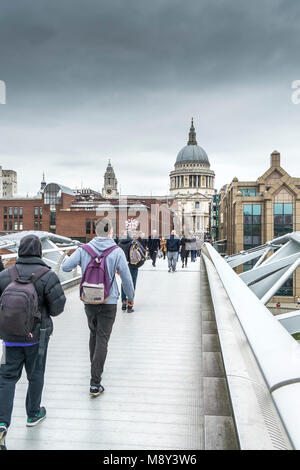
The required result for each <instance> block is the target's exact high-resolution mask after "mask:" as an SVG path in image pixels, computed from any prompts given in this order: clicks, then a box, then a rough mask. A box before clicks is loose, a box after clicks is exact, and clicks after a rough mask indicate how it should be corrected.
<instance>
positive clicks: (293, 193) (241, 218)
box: [219, 150, 300, 300]
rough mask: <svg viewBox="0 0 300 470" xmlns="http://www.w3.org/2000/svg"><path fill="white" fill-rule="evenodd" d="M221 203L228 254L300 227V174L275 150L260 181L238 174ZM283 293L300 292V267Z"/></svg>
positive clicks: (221, 226)
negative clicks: (285, 165) (293, 172)
mask: <svg viewBox="0 0 300 470" xmlns="http://www.w3.org/2000/svg"><path fill="white" fill-rule="evenodd" d="M219 205H220V206H219V239H225V240H226V252H227V254H233V253H237V252H239V251H241V250H247V249H249V248H252V247H255V246H258V245H261V244H263V243H265V242H266V241H268V240H272V239H274V238H276V237H279V236H281V235H284V234H286V233H290V232H293V231H299V230H300V177H293V176H291V175H289V174H288V173H287V172H286V171H285V170H284V169H283V168H282V166H281V161H280V153H279V152H277V151H276V150H275V151H274V152H273V153H272V154H271V162H270V167H269V169H268V170H267V171H266V172H265V173H264V174H263V175H261V176H260V177H258V179H257V180H256V181H239V180H238V178H234V179H233V180H232V182H231V183H230V184H229V185H227V186H226V187H224V188H222V189H221V191H220V200H219ZM252 264H253V263H252ZM252 264H251V263H250V264H248V265H244V267H243V268H241V269H244V270H246V269H250V268H251V267H252ZM279 294H280V295H284V296H285V297H289V298H290V299H293V300H295V297H296V296H297V295H300V270H299V269H298V270H297V271H296V273H295V274H294V276H293V277H292V278H290V279H289V281H287V283H286V284H285V285H284V286H283V287H282V288H281V290H280V292H279Z"/></svg>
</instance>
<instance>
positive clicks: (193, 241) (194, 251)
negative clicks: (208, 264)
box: [189, 232, 197, 263]
mask: <svg viewBox="0 0 300 470" xmlns="http://www.w3.org/2000/svg"><path fill="white" fill-rule="evenodd" d="M189 243H190V251H191V262H192V263H194V262H195V261H196V258H197V242H196V236H195V235H194V233H193V232H190V239H189Z"/></svg>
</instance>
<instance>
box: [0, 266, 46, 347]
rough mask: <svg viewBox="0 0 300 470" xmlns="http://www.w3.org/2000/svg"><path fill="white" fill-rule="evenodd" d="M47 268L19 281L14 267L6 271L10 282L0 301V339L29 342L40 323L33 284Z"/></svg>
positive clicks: (36, 296)
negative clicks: (18, 339)
mask: <svg viewBox="0 0 300 470" xmlns="http://www.w3.org/2000/svg"><path fill="white" fill-rule="evenodd" d="M48 271H49V268H47V267H46V266H45V267H43V268H40V269H39V270H38V271H37V272H36V273H35V274H32V276H31V278H30V279H20V276H19V272H18V270H17V268H16V266H13V267H12V268H9V269H8V272H9V274H10V278H11V282H10V284H8V286H7V287H6V288H5V289H4V291H3V292H2V295H1V299H0V337H1V338H2V339H5V338H7V337H11V336H13V337H15V336H17V337H19V338H24V339H25V340H26V341H30V338H32V336H33V335H32V332H33V330H34V327H35V325H36V323H38V322H40V321H41V312H40V311H39V305H38V295H37V292H36V289H35V283H36V281H37V280H38V279H40V277H42V276H43V275H44V274H45V273H46V272H48Z"/></svg>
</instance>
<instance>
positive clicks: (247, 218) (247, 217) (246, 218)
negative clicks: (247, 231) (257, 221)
mask: <svg viewBox="0 0 300 470" xmlns="http://www.w3.org/2000/svg"><path fill="white" fill-rule="evenodd" d="M248 224H249V225H252V215H244V226H245V225H248Z"/></svg>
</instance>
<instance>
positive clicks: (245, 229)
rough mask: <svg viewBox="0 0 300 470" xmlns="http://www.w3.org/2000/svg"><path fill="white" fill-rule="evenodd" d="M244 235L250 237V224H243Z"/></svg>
mask: <svg viewBox="0 0 300 470" xmlns="http://www.w3.org/2000/svg"><path fill="white" fill-rule="evenodd" d="M244 235H252V225H251V224H248V225H247V224H245V225H244Z"/></svg>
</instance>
